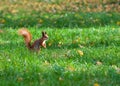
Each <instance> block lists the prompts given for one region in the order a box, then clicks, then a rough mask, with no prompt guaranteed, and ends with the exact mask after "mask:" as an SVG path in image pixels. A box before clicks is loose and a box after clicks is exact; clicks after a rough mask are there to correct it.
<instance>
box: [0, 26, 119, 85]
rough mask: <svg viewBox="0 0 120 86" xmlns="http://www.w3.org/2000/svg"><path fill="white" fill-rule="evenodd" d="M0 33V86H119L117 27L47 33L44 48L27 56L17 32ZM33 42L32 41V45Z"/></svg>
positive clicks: (37, 30) (36, 31) (35, 31)
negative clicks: (47, 37) (47, 36)
mask: <svg viewBox="0 0 120 86" xmlns="http://www.w3.org/2000/svg"><path fill="white" fill-rule="evenodd" d="M2 30H3V32H2V33H0V86H8V85H9V86H21V85H24V86H39V85H41V86H73V85H74V86H80V85H81V86H119V85H120V82H119V79H120V62H119V59H120V39H119V38H120V27H119V26H105V27H97V28H94V27H90V28H89V29H88V28H73V29H70V28H68V27H67V28H63V29H58V28H54V29H52V28H36V27H30V28H29V30H30V32H31V33H32V35H33V40H35V39H37V38H38V37H39V36H41V31H42V30H46V31H47V33H48V35H49V40H48V41H47V48H46V49H43V48H42V49H41V51H40V52H39V53H35V52H30V51H29V50H27V48H26V47H25V45H24V42H23V38H22V37H21V36H18V35H17V30H18V28H16V29H12V28H3V29H2ZM33 40H32V41H33Z"/></svg>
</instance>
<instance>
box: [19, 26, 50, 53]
mask: <svg viewBox="0 0 120 86" xmlns="http://www.w3.org/2000/svg"><path fill="white" fill-rule="evenodd" d="M18 33H19V34H20V35H22V36H23V37H24V40H25V44H26V46H27V48H28V49H29V50H35V51H39V50H40V47H41V46H42V47H44V48H46V43H45V41H46V40H47V39H48V35H47V33H46V32H42V37H41V38H40V39H37V40H35V41H34V42H33V44H32V45H31V39H32V36H31V33H30V32H29V31H28V30H27V29H25V28H23V29H19V30H18Z"/></svg>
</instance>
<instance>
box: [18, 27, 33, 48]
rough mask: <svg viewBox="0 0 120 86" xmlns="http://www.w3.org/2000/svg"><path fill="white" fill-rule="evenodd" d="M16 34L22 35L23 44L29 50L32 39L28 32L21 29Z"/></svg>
mask: <svg viewBox="0 0 120 86" xmlns="http://www.w3.org/2000/svg"><path fill="white" fill-rule="evenodd" d="M18 34H19V35H22V36H23V37H24V40H25V44H26V46H27V47H28V48H29V49H30V48H31V44H30V42H31V39H32V36H31V34H30V32H29V31H28V30H27V29H25V28H22V29H19V30H18Z"/></svg>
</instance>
